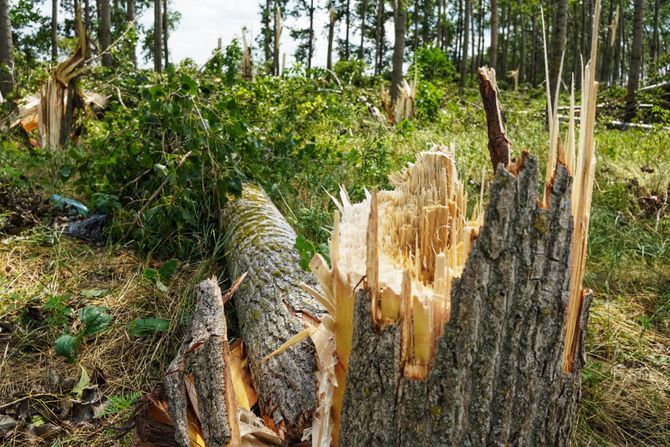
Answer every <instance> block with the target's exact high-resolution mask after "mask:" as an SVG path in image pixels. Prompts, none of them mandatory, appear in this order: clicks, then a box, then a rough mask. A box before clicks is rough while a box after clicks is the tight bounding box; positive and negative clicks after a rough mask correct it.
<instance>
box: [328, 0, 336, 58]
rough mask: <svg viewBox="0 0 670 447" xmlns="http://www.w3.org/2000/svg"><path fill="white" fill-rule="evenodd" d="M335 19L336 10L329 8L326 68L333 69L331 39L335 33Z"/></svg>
mask: <svg viewBox="0 0 670 447" xmlns="http://www.w3.org/2000/svg"><path fill="white" fill-rule="evenodd" d="M336 19H337V12H335V9H334V8H331V9H330V21H329V22H328V54H327V56H326V68H327V69H328V70H332V69H333V39H334V35H335V20H336Z"/></svg>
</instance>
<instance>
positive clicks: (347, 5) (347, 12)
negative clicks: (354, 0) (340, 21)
mask: <svg viewBox="0 0 670 447" xmlns="http://www.w3.org/2000/svg"><path fill="white" fill-rule="evenodd" d="M343 6H344V11H343V12H344V28H345V33H344V55H343V57H342V59H344V60H345V61H348V60H349V57H351V50H350V46H349V45H350V41H349V36H350V32H351V0H344V5H343Z"/></svg>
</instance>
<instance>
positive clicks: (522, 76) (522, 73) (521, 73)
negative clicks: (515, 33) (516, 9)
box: [519, 14, 526, 84]
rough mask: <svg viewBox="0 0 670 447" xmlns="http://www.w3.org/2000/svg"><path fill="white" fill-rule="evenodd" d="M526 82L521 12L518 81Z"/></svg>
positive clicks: (523, 19)
mask: <svg viewBox="0 0 670 447" xmlns="http://www.w3.org/2000/svg"><path fill="white" fill-rule="evenodd" d="M524 82H526V15H525V14H521V50H520V54H519V83H522V84H523V83H524Z"/></svg>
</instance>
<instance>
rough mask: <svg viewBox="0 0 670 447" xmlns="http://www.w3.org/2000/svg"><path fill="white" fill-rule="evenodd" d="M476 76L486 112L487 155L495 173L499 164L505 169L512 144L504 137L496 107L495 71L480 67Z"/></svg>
mask: <svg viewBox="0 0 670 447" xmlns="http://www.w3.org/2000/svg"><path fill="white" fill-rule="evenodd" d="M478 76H479V93H480V94H481V96H482V102H483V103H484V111H485V112H486V128H487V133H488V137H489V144H488V148H489V155H490V157H491V164H492V165H493V170H494V171H495V169H496V168H497V167H498V164H500V163H502V165H503V167H507V164H508V163H509V148H510V146H511V145H512V142H511V141H510V140H509V138H507V135H505V129H504V127H503V122H502V116H501V114H500V107H499V105H498V88H497V86H496V77H495V71H494V70H491V69H488V68H486V67H482V68H480V69H479V72H478Z"/></svg>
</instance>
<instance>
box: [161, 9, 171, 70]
mask: <svg viewBox="0 0 670 447" xmlns="http://www.w3.org/2000/svg"><path fill="white" fill-rule="evenodd" d="M162 13H163V36H162V37H163V54H164V56H165V61H164V62H163V64H164V66H165V67H167V66H168V64H169V63H170V62H169V54H170V53H169V51H168V33H169V31H170V26H169V24H168V2H167V0H163V11H162Z"/></svg>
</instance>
